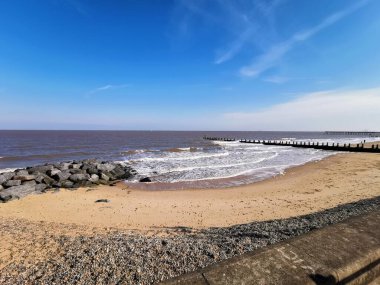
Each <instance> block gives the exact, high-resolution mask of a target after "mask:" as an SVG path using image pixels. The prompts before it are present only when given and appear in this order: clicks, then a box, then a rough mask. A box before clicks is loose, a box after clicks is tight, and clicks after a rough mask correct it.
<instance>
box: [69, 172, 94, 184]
mask: <svg viewBox="0 0 380 285" xmlns="http://www.w3.org/2000/svg"><path fill="white" fill-rule="evenodd" d="M69 179H70V180H71V181H72V182H81V181H85V180H88V179H90V175H88V174H82V173H78V174H72V175H70V177H69Z"/></svg>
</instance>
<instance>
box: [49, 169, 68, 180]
mask: <svg viewBox="0 0 380 285" xmlns="http://www.w3.org/2000/svg"><path fill="white" fill-rule="evenodd" d="M70 176H71V173H70V172H69V171H66V170H64V171H61V172H58V173H57V174H54V175H53V176H52V178H54V179H55V180H57V181H63V180H67V179H69V177H70Z"/></svg>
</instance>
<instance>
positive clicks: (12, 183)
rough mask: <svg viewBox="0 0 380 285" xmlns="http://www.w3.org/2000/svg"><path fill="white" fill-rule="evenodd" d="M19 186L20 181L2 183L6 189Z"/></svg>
mask: <svg viewBox="0 0 380 285" xmlns="http://www.w3.org/2000/svg"><path fill="white" fill-rule="evenodd" d="M19 185H21V180H8V181H7V182H5V183H3V186H5V187H7V188H8V187H13V186H19Z"/></svg>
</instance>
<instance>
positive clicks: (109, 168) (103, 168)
mask: <svg viewBox="0 0 380 285" xmlns="http://www.w3.org/2000/svg"><path fill="white" fill-rule="evenodd" d="M96 168H97V169H99V170H100V171H112V170H114V168H115V165H114V164H111V163H104V164H100V163H99V164H97V165H96Z"/></svg>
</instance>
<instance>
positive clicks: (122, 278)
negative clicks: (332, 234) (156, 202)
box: [0, 197, 380, 284]
mask: <svg viewBox="0 0 380 285" xmlns="http://www.w3.org/2000/svg"><path fill="white" fill-rule="evenodd" d="M374 210H380V197H376V198H372V199H367V200H362V201H359V202H356V203H350V204H346V205H342V206H338V207H336V208H333V209H329V210H325V211H322V212H319V213H315V214H310V215H305V216H300V217H296V218H289V219H283V220H274V221H268V222H254V223H249V224H244V225H237V226H232V227H227V228H210V229H205V230H200V231H194V230H192V229H190V228H176V229H173V231H174V233H172V234H170V235H168V236H157V235H156V236H144V235H139V234H135V233H134V234H126V233H117V232H115V233H111V234H106V235H104V234H103V235H100V234H99V235H93V236H79V237H69V236H63V235H61V236H52V235H47V237H46V238H47V239H49V240H50V241H51V239H53V240H54V242H55V243H57V244H58V248H59V250H57V251H52V252H50V256H49V257H48V258H47V259H45V260H43V261H36V262H34V263H32V264H30V263H22V262H17V263H16V262H13V263H11V264H9V265H7V266H6V267H4V268H3V269H2V270H1V271H0V284H152V283H155V282H159V281H162V280H165V279H168V278H170V277H174V276H178V275H181V274H183V273H187V272H190V271H194V270H196V269H198V268H200V267H205V266H207V265H210V264H212V263H215V262H217V261H220V260H223V259H226V258H229V257H232V256H235V255H239V254H242V253H244V252H248V251H252V250H254V249H257V248H260V247H264V246H266V245H268V244H273V243H276V242H279V241H282V240H285V239H287V238H290V237H294V236H297V235H300V234H303V233H306V232H308V231H311V230H314V229H318V228H322V227H324V226H326V225H330V224H333V223H337V222H340V221H342V220H344V219H346V218H349V217H352V216H357V215H360V214H363V213H366V212H369V211H374Z"/></svg>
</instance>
